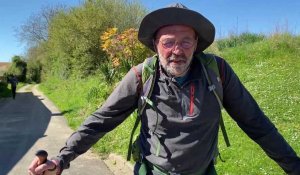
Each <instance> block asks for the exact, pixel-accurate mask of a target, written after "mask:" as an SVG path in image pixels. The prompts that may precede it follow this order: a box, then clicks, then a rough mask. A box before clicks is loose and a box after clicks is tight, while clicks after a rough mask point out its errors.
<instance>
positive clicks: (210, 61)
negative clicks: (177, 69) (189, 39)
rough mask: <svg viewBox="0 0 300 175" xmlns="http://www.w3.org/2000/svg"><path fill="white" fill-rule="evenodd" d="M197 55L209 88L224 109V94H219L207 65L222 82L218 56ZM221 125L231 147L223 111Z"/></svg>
mask: <svg viewBox="0 0 300 175" xmlns="http://www.w3.org/2000/svg"><path fill="white" fill-rule="evenodd" d="M196 57H197V58H198V59H199V60H200V62H201V67H202V70H203V72H204V75H205V77H206V80H207V82H208V89H209V90H210V91H212V92H213V94H214V95H215V97H216V99H217V101H218V103H219V106H220V109H221V110H222V109H223V95H219V94H218V93H217V91H216V86H215V85H214V84H213V83H212V81H211V78H210V76H209V74H208V72H207V69H206V67H207V68H209V69H211V70H213V72H214V73H215V74H216V76H217V80H218V82H220V81H221V78H220V71H219V68H218V63H217V60H216V58H215V56H214V55H213V54H203V53H202V54H200V55H196ZM205 66H206V67H205ZM220 85H222V83H220ZM220 127H221V131H222V134H223V137H224V140H225V143H226V146H227V147H229V146H230V142H229V138H228V135H227V132H226V128H225V124H224V120H223V117H222V113H221V116H220Z"/></svg>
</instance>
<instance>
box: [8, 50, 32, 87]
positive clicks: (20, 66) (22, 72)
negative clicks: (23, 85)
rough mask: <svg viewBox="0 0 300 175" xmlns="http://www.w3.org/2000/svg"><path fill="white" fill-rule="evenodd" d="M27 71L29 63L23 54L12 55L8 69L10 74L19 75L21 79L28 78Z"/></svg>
mask: <svg viewBox="0 0 300 175" xmlns="http://www.w3.org/2000/svg"><path fill="white" fill-rule="evenodd" d="M26 71H27V63H26V61H24V59H23V58H22V57H21V56H18V55H16V56H13V57H12V64H11V66H10V67H9V69H8V72H7V74H8V75H15V76H17V78H18V80H19V81H23V82H24V81H25V80H26Z"/></svg>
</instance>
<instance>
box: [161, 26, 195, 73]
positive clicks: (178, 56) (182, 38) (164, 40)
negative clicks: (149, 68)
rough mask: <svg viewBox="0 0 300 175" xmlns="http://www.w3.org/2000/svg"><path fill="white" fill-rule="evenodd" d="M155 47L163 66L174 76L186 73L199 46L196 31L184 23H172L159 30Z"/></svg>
mask: <svg viewBox="0 0 300 175" xmlns="http://www.w3.org/2000/svg"><path fill="white" fill-rule="evenodd" d="M155 47H156V49H157V54H158V56H159V60H160V63H161V64H162V66H163V68H164V69H165V70H166V71H167V72H168V73H169V74H171V75H172V76H174V77H181V76H184V75H185V74H186V72H187V71H188V69H189V66H190V63H191V61H192V58H193V53H194V51H195V49H196V48H197V39H196V34H195V31H194V30H193V29H192V28H190V27H188V26H184V25H170V26H166V27H162V28H161V29H159V30H158V32H157V35H156V38H155Z"/></svg>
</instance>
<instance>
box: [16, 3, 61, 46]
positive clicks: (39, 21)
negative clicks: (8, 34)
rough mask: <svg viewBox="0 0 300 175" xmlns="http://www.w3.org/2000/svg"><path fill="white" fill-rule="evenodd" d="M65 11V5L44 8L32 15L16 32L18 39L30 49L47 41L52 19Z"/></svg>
mask: <svg viewBox="0 0 300 175" xmlns="http://www.w3.org/2000/svg"><path fill="white" fill-rule="evenodd" d="M65 9H66V8H65V6H63V5H57V6H53V7H51V6H47V7H43V8H42V9H41V11H40V12H38V13H37V14H33V15H31V16H30V17H29V18H28V20H27V21H26V22H25V23H24V24H22V25H21V26H20V27H19V28H18V29H17V30H16V35H17V37H18V38H19V40H20V41H21V42H23V43H26V44H27V45H28V46H29V47H31V46H36V45H38V44H39V43H40V42H45V41H47V39H48V26H49V24H50V22H51V20H52V18H53V17H54V16H55V15H56V14H57V13H58V12H59V11H62V10H65Z"/></svg>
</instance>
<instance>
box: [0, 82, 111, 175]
mask: <svg viewBox="0 0 300 175" xmlns="http://www.w3.org/2000/svg"><path fill="white" fill-rule="evenodd" d="M72 132H73V131H72V130H71V129H70V128H69V127H68V126H67V124H66V121H65V118H64V117H63V116H62V114H61V113H60V112H59V111H58V109H57V108H56V107H55V106H54V105H53V103H52V102H51V101H49V100H48V99H47V98H46V97H44V96H43V95H42V94H41V93H40V92H38V91H37V90H36V89H35V88H31V87H30V86H29V87H28V86H27V87H24V88H21V89H20V90H19V92H18V93H17V95H16V99H15V100H13V99H11V98H7V99H0V175H6V174H9V175H22V174H28V173H27V168H28V166H29V164H30V162H31V160H32V159H33V158H34V154H35V152H36V151H37V150H39V149H45V150H47V151H48V154H49V156H50V157H53V156H56V155H57V154H58V151H59V150H60V148H61V147H62V146H63V145H64V143H65V141H66V139H67V138H68V137H69V136H70V134H71V133H72ZM63 174H64V175H97V174H98V175H112V174H113V173H112V172H111V171H110V170H109V169H108V167H107V166H106V164H105V163H104V162H103V161H102V160H101V159H100V158H99V157H98V156H97V155H95V154H93V153H91V152H90V151H88V152H87V153H85V154H83V155H81V156H80V157H78V158H77V159H76V160H74V161H73V162H72V163H71V168H70V169H68V170H65V171H64V172H63Z"/></svg>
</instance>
